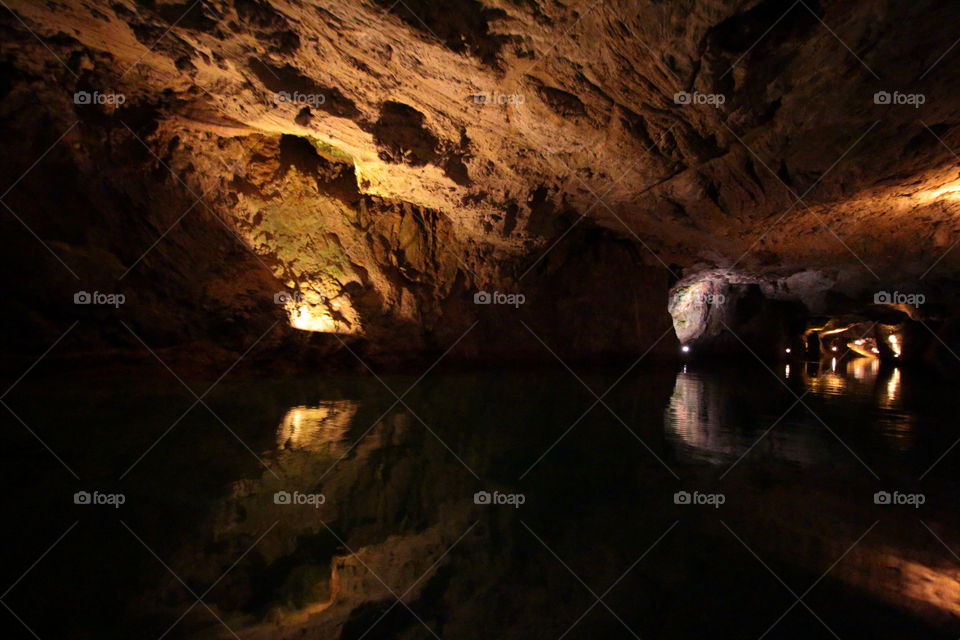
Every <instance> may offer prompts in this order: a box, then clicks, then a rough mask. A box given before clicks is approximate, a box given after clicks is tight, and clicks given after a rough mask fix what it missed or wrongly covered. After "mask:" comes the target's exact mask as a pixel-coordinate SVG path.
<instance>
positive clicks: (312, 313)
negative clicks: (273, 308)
mask: <svg viewBox="0 0 960 640" xmlns="http://www.w3.org/2000/svg"><path fill="white" fill-rule="evenodd" d="M287 313H288V314H289V315H290V326H291V327H293V328H294V329H300V330H301V331H322V332H324V333H344V332H341V331H338V330H337V322H336V320H334V319H333V317H332V316H331V315H330V314H328V313H325V312H322V311H320V310H319V309H315V308H311V307H310V306H308V305H300V306H298V307H295V308H294V309H293V310H290V309H287Z"/></svg>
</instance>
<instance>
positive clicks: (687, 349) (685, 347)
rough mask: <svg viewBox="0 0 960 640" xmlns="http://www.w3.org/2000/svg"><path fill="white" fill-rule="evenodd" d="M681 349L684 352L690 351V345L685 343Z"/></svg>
mask: <svg viewBox="0 0 960 640" xmlns="http://www.w3.org/2000/svg"><path fill="white" fill-rule="evenodd" d="M680 351H683V352H684V353H690V347H688V346H687V345H683V346H682V347H680Z"/></svg>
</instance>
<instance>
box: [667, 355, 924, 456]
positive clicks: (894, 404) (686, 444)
mask: <svg viewBox="0 0 960 640" xmlns="http://www.w3.org/2000/svg"><path fill="white" fill-rule="evenodd" d="M781 372H782V383H781V382H777V381H775V380H774V379H773V377H772V376H771V377H770V378H769V379H763V378H761V379H760V380H755V381H752V382H745V381H741V380H737V379H735V378H733V379H732V378H731V376H730V375H729V374H727V373H718V372H715V371H710V370H706V371H688V369H687V367H684V368H683V369H682V370H681V371H680V372H679V373H678V374H677V378H676V383H675V385H674V390H673V394H672V396H671V398H670V402H669V404H668V406H667V409H666V411H665V414H664V425H665V429H666V433H667V436H668V438H669V439H670V440H672V441H673V442H674V443H675V445H676V446H677V456H678V458H680V459H681V460H683V461H685V462H690V463H697V462H699V463H704V462H706V463H710V464H725V463H726V464H729V463H731V462H732V461H734V460H736V459H738V458H739V457H740V456H742V455H744V454H745V453H747V452H748V451H755V452H756V453H757V454H759V455H761V456H764V457H766V458H772V459H777V460H781V461H786V462H792V463H797V464H801V465H811V464H818V463H824V462H827V461H828V460H829V459H830V458H831V457H832V456H831V451H832V450H834V449H835V447H834V446H833V445H835V444H836V440H834V439H833V437H832V436H831V434H830V433H829V431H828V430H827V429H825V428H824V427H823V423H822V422H821V419H822V417H820V411H819V410H818V409H815V408H814V409H813V410H814V411H817V414H816V415H814V414H813V413H811V411H810V410H808V409H807V407H808V406H812V405H813V404H814V403H815V401H816V399H817V398H820V399H821V401H831V400H832V401H834V402H835V401H838V400H840V401H842V403H841V404H839V405H835V406H834V409H835V410H838V411H840V412H841V413H843V414H844V415H843V418H844V422H847V421H849V422H855V423H857V424H862V426H863V427H864V428H867V429H872V430H877V431H879V433H880V434H881V435H882V437H883V439H884V441H886V442H887V444H888V446H890V447H891V448H893V449H897V450H900V451H907V450H910V449H911V448H912V446H913V427H914V425H915V422H916V416H915V415H914V414H913V413H911V412H909V411H907V410H905V409H904V407H903V401H902V373H901V371H900V369H899V368H896V367H892V368H883V367H881V363H880V361H879V360H877V359H875V358H863V357H854V358H831V359H825V360H823V361H820V362H801V363H794V364H793V365H791V364H785V365H783V368H782V369H781ZM757 384H760V385H764V384H768V385H770V387H771V388H772V389H771V390H772V391H773V392H776V393H782V395H783V396H784V400H783V402H782V403H781V404H782V407H762V408H761V407H755V406H753V404H754V403H753V402H752V400H751V398H752V397H756V396H757V395H758V394H759V392H760V391H761V389H760V388H757V387H755V386H753V385H757ZM784 385H786V386H788V387H789V388H791V389H793V393H795V394H796V395H798V396H800V397H801V398H805V400H803V403H797V406H795V407H794V408H793V409H790V405H792V404H793V403H794V400H795V399H796V398H795V397H794V396H793V395H791V394H790V393H789V392H788V391H787V388H786V387H785V386H784ZM828 426H829V425H828Z"/></svg>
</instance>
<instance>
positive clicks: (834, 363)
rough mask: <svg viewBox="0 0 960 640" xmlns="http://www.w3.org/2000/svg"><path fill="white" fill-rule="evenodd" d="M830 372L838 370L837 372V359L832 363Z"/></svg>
mask: <svg viewBox="0 0 960 640" xmlns="http://www.w3.org/2000/svg"><path fill="white" fill-rule="evenodd" d="M830 370H831V371H836V370H837V359H836V358H834V359H833V360H831V361H830Z"/></svg>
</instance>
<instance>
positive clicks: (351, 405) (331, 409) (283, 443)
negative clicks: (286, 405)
mask: <svg viewBox="0 0 960 640" xmlns="http://www.w3.org/2000/svg"><path fill="white" fill-rule="evenodd" d="M356 413H357V403H356V402H352V401H350V400H331V401H324V402H320V403H319V404H317V405H315V406H311V407H305V406H296V407H291V408H290V409H289V410H288V411H287V413H286V414H285V415H284V416H283V421H282V422H281V423H280V426H279V428H278V429H277V447H278V448H280V449H304V450H307V451H328V450H330V449H331V448H335V447H336V446H337V444H338V443H340V442H341V441H342V440H343V439H344V436H345V434H346V432H347V430H348V429H349V428H350V424H351V422H352V420H353V417H354V416H355V415H356Z"/></svg>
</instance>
